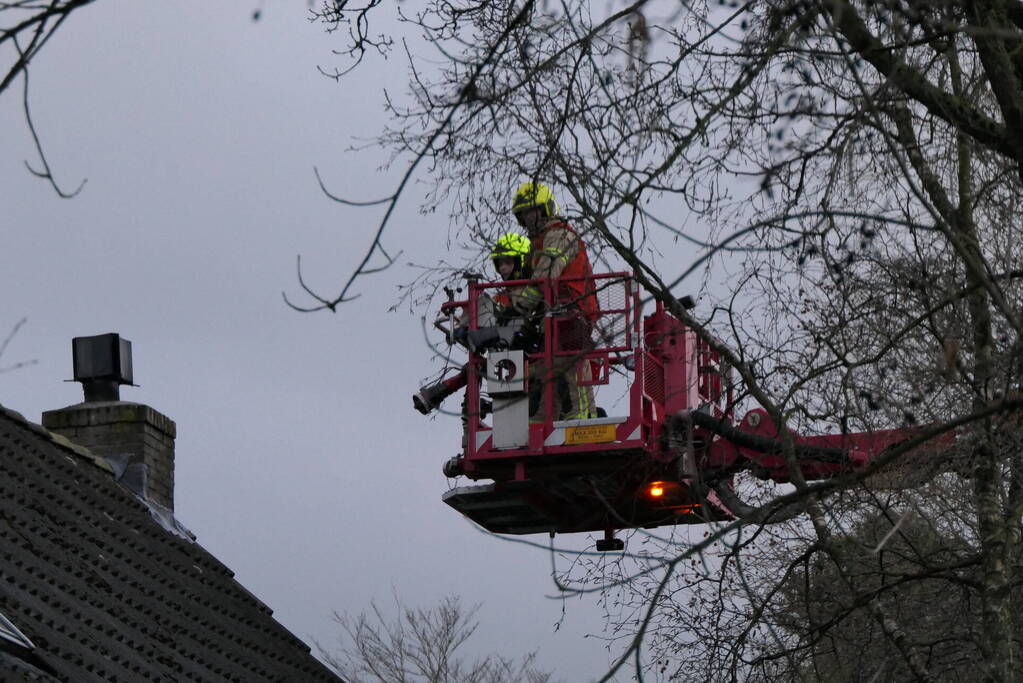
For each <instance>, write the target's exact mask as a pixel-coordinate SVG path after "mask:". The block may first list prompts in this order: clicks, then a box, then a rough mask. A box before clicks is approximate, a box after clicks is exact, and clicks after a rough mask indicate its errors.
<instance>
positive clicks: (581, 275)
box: [532, 221, 600, 323]
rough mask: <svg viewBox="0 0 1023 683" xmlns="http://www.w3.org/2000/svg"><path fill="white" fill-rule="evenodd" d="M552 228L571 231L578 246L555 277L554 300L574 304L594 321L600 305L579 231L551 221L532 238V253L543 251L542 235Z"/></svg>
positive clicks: (565, 224)
mask: <svg viewBox="0 0 1023 683" xmlns="http://www.w3.org/2000/svg"><path fill="white" fill-rule="evenodd" d="M552 229H561V230H567V231H568V232H570V233H572V234H573V235H574V236H575V238H576V241H577V242H578V247H579V248H578V249H577V250H576V255H575V258H573V259H572V260H571V261H569V262H568V263H567V264H566V265H565V269H564V270H563V271H561V275H559V276H558V278H557V279H558V284H557V289H556V290H555V295H554V296H555V299H556V302H557V303H571V304H575V305H576V306H578V307H579V310H581V311H582V312H583V315H585V316H586V318H587V319H588V320H589V321H590V322H591V323H592V322H596V320H597V318H598V317H600V306H599V304H598V303H597V290H596V287H595V286H594V284H593V269H592V268H591V267H590V259H589V257H588V256H587V255H586V244H585V243H584V242H583V241H582V239H581V238H580V237H579V233H577V232H576V231H575V230H573V229H572V228H571V226H569V224H568V223H566V222H564V221H557V222H556V223H551V224H549V225H548V226H546V229H545V230H544V231H543V233H542V234H541V235H540V236H539V237H537V238H536V239H534V240H533V244H532V248H533V253H534V255H539V254H542V253H543V251H544V246H543V241H544V237H545V236H546V235H547V233H548V232H549V231H550V230H552ZM534 258H535V256H534ZM534 266H535V264H534Z"/></svg>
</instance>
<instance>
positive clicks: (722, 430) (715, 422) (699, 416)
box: [679, 410, 852, 465]
mask: <svg viewBox="0 0 1023 683" xmlns="http://www.w3.org/2000/svg"><path fill="white" fill-rule="evenodd" d="M679 417H680V418H681V419H684V420H688V421H691V422H692V423H693V424H695V425H699V426H700V427H703V428H704V429H708V430H710V431H712V432H714V433H715V434H718V435H720V436H723V437H725V438H726V439H728V440H729V441H731V442H732V443H734V444H736V445H737V446H742V447H743V448H749V449H751V450H754V451H759V452H761V453H771V454H779V453H781V452H782V451H783V450H784V444H783V443H782V442H781V441H779V440H777V439H771V438H769V437H766V436H762V435H760V434H751V433H750V432H744V431H743V430H741V429H739V428H737V427H736V426H735V425H733V424H731V423H730V422H729V421H728V420H727V419H725V418H723V417H714V416H713V415H710V414H708V413H704V412H701V411H698V410H691V411H688V412H686V413H685V415H684V416H679ZM793 451H794V452H795V455H796V457H797V458H799V459H801V460H802V459H807V460H815V461H818V462H823V463H828V464H841V465H850V464H852V461H851V460H850V459H849V452H848V451H846V450H844V449H841V448H829V447H827V446H808V445H806V444H799V443H797V444H793Z"/></svg>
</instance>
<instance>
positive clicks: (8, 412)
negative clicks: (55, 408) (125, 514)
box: [0, 403, 117, 480]
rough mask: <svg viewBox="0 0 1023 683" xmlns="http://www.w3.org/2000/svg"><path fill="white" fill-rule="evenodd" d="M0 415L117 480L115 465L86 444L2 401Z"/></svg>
mask: <svg viewBox="0 0 1023 683" xmlns="http://www.w3.org/2000/svg"><path fill="white" fill-rule="evenodd" d="M0 415H3V416H4V417H6V418H8V419H10V420H13V421H15V422H20V423H21V424H23V425H25V426H26V427H28V428H29V429H31V430H32V431H33V432H35V433H36V434H38V435H39V436H42V437H43V438H45V439H48V440H49V441H52V442H53V443H54V444H56V445H57V446H60V447H61V448H63V449H64V450H68V451H71V452H72V453H74V454H75V455H77V456H78V457H80V458H83V459H85V460H88V461H89V462H90V463H92V464H93V465H94V466H96V467H98V468H99V469H101V470H103V471H105V472H107V473H108V474H109V475H110V476H111V477H112V478H114V479H115V480H116V478H117V476H116V474H117V473H116V472H115V471H114V468H113V466H111V464H110V463H109V462H107V461H106V459H105V458H102V457H100V456H98V455H96V454H95V453H93V452H92V451H90V450H89V449H88V448H86V447H85V446H82V445H80V444H77V443H75V442H73V441H71V439H69V438H67V437H66V436H64V435H63V434H57V433H56V432H51V431H50V430H49V429H47V428H46V427H44V426H42V425H41V424H37V423H35V422H32V421H31V420H29V419H28V418H26V417H25V416H24V415H22V414H21V413H19V412H18V411H17V410H14V409H13V408H8V407H6V406H4V405H3V404H2V403H0Z"/></svg>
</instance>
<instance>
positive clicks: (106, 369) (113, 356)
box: [71, 332, 135, 386]
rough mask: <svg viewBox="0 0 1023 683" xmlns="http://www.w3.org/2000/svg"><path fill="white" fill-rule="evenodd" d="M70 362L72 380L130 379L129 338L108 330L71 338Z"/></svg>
mask: <svg viewBox="0 0 1023 683" xmlns="http://www.w3.org/2000/svg"><path fill="white" fill-rule="evenodd" d="M71 353H72V356H73V362H74V381H76V382H82V383H83V384H85V383H91V382H96V381H104V380H105V381H108V382H113V383H116V384H128V385H131V386H135V385H134V383H133V377H132V369H131V342H130V341H128V340H127V339H122V338H121V335H119V334H117V333H115V332H111V333H108V334H98V335H95V336H92V337H75V338H74V339H72V340H71Z"/></svg>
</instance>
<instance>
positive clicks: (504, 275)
mask: <svg viewBox="0 0 1023 683" xmlns="http://www.w3.org/2000/svg"><path fill="white" fill-rule="evenodd" d="M529 249H530V244H529V238H528V237H525V236H524V235H520V234H518V233H515V232H509V233H506V234H504V235H501V237H499V238H498V240H497V242H496V243H495V244H494V246H493V248H492V249H491V250H490V260H491V261H492V262H493V264H494V270H495V271H497V275H498V277H500V278H501V279H502V280H504V281H505V282H508V281H510V280H525V279H528V277H529V270H528V268H529V263H528V261H529ZM523 289H524V288H523V287H505V288H504V289H503V290H502V291H500V292H498V293H497V294H495V295H494V303H496V304H497V305H498V307H499V309H498V317H514V316H517V315H519V311H520V310H521V309H522V308H523V306H524V305H525V304H523V302H522V299H521V297H522V292H523ZM467 376H468V375H467V373H466V369H465V367H464V366H463V367H462V369H461V370H460V371H459V372H458V374H455V375H452V376H451V377H448V378H446V379H442V380H440V381H439V382H435V383H433V384H429V385H427V386H425V387H421V388H420V389H419V391H417V392H416V393H415V394H413V396H412V406H413V407H414V408H415V409H416V410H418V411H419V412H421V413H422V414H423V415H429V414H430V413H431V412H432V411H434V410H436V409H437V408H439V407H440V404H441V402H442V401H443V400H444V399H445V398H447V397H448V396H450V395H451V394H453V393H455V392H456V391H458V390H459V389H461V388H462V387H464V386H465V384H466V379H467Z"/></svg>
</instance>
